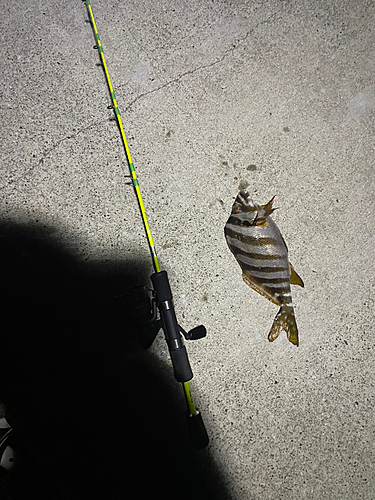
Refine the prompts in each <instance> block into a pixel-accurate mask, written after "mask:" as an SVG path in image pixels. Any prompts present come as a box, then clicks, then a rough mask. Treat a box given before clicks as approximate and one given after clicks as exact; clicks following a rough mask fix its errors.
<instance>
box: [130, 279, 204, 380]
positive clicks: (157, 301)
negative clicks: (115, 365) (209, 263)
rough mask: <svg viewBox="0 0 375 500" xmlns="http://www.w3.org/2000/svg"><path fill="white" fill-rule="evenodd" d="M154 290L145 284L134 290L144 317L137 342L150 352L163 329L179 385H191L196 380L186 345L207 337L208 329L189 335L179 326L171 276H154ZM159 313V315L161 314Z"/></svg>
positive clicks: (136, 303)
mask: <svg viewBox="0 0 375 500" xmlns="http://www.w3.org/2000/svg"><path fill="white" fill-rule="evenodd" d="M151 281H152V284H153V286H154V289H153V290H151V298H150V297H149V291H148V290H147V288H146V287H145V286H144V285H138V286H136V287H133V288H132V292H133V303H135V309H136V312H135V314H136V315H137V316H138V317H139V318H141V317H142V318H143V322H142V323H141V326H140V333H139V335H138V342H139V344H140V345H141V347H143V349H148V348H149V347H150V346H151V345H152V344H153V342H154V340H155V338H156V336H157V334H158V333H159V331H160V330H161V329H163V331H164V335H165V339H166V342H167V345H168V350H169V354H170V356H171V360H172V365H173V370H174V376H175V378H176V380H177V381H178V382H182V383H184V382H188V381H189V380H191V379H192V378H193V373H192V370H191V367H190V363H189V359H188V356H187V352H186V347H185V345H184V341H183V337H184V338H185V339H186V340H197V339H201V338H204V337H205V336H206V333H207V332H206V328H205V327H204V326H203V325H199V326H197V327H195V328H193V329H192V330H189V331H188V332H186V331H185V330H184V329H183V328H182V327H181V326H180V325H179V324H178V323H177V318H176V314H175V311H174V304H173V298H172V292H171V288H170V285H169V280H168V274H167V272H166V271H160V272H158V273H154V274H152V275H151ZM158 312H159V314H158Z"/></svg>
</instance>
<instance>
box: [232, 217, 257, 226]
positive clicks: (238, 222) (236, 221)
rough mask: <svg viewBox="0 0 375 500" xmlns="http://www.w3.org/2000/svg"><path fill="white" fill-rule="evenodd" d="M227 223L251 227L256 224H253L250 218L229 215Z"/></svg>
mask: <svg viewBox="0 0 375 500" xmlns="http://www.w3.org/2000/svg"><path fill="white" fill-rule="evenodd" d="M227 224H233V226H241V227H250V226H253V225H254V224H251V222H250V221H248V220H246V219H245V220H241V219H239V218H238V217H233V216H232V217H229V219H228V222H227Z"/></svg>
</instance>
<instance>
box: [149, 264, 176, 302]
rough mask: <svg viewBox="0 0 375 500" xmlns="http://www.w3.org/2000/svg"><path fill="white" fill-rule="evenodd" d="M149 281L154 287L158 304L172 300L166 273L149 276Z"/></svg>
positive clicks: (161, 272)
mask: <svg viewBox="0 0 375 500" xmlns="http://www.w3.org/2000/svg"><path fill="white" fill-rule="evenodd" d="M151 281H152V284H153V285H154V288H155V292H156V296H157V298H158V301H159V302H164V301H165V300H172V291H171V287H170V286H169V281H168V274H167V271H160V272H159V273H154V274H152V275H151Z"/></svg>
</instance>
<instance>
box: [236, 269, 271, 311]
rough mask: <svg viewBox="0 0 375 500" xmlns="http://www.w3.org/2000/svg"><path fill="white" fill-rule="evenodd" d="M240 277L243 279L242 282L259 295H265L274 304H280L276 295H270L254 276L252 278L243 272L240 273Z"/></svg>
mask: <svg viewBox="0 0 375 500" xmlns="http://www.w3.org/2000/svg"><path fill="white" fill-rule="evenodd" d="M242 279H243V280H244V282H245V283H246V285H248V286H249V287H250V288H252V289H253V290H255V291H256V292H258V293H259V294H260V295H262V296H263V297H266V299H268V300H270V301H271V302H273V303H274V304H276V305H278V306H279V305H280V302H279V301H278V300H277V299H276V297H274V296H273V295H271V294H270V292H268V291H267V290H266V289H265V288H264V286H263V285H261V284H260V283H258V282H257V281H256V280H255V279H254V278H252V277H251V276H249V275H248V274H246V273H245V272H244V273H243V274H242Z"/></svg>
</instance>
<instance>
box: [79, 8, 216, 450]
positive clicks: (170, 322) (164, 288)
mask: <svg viewBox="0 0 375 500" xmlns="http://www.w3.org/2000/svg"><path fill="white" fill-rule="evenodd" d="M83 1H85V2H86V6H87V10H88V13H89V18H90V22H91V26H92V28H93V32H94V35H95V40H96V45H95V46H94V48H95V49H98V51H99V55H100V59H101V65H102V67H103V70H104V74H105V78H106V81H107V85H108V89H109V92H110V95H111V100H112V106H111V108H112V109H113V110H114V113H115V116H116V121H117V125H118V127H119V130H120V134H121V139H122V143H123V146H124V150H125V154H126V159H127V162H128V166H129V170H130V177H131V179H132V183H133V187H134V190H135V193H136V196H137V200H138V204H139V208H140V211H141V216H142V220H143V225H144V228H145V231H146V236H147V240H148V245H149V247H150V252H151V257H152V262H153V267H154V271H155V272H154V273H153V274H152V275H151V276H150V278H151V282H152V284H153V287H154V289H153V290H152V295H153V298H152V299H151V301H150V318H149V319H148V320H147V321H146V322H145V324H143V326H142V328H141V332H142V333H141V336H140V339H139V341H140V344H141V346H142V347H144V348H148V347H150V346H151V344H152V343H153V341H154V340H155V338H156V335H157V334H158V332H159V330H160V329H161V328H162V329H163V331H164V336H165V339H166V341H167V345H168V350H169V354H170V357H171V360H172V365H173V370H174V376H175V378H176V380H177V381H178V382H181V383H182V387H183V390H184V394H185V400H186V404H187V414H186V415H187V427H188V433H189V437H190V440H191V443H192V445H193V446H194V447H196V448H204V447H206V446H207V445H208V442H209V438H208V435H207V431H206V429H205V426H204V423H203V419H202V415H201V413H200V412H199V411H198V409H197V408H196V407H195V404H194V401H193V397H192V394H191V390H190V384H189V381H190V380H191V379H192V378H193V372H192V370H191V366H190V362H189V358H188V355H187V351H186V347H185V345H184V342H183V338H182V335H183V336H184V337H185V339H186V340H196V339H199V338H203V337H205V336H206V329H205V327H204V326H203V325H200V326H197V327H196V328H193V329H192V330H190V331H189V332H186V331H185V330H184V329H183V328H182V327H181V326H180V325H179V324H178V322H177V318H176V313H175V310H174V304H173V297H172V291H171V287H170V284H169V280H168V274H167V272H166V271H162V270H161V269H160V264H159V260H158V257H157V254H156V249H155V244H154V240H153V237H152V233H151V229H150V225H149V222H148V218H147V215H146V210H145V206H144V203H143V199H142V195H141V190H140V188H139V182H138V179H137V175H136V172H135V168H134V163H133V160H132V157H131V154H130V149H129V146H128V142H127V140H126V135H125V131H124V127H123V124H122V120H121V114H120V111H119V108H118V105H117V101H116V97H115V93H114V91H113V87H112V83H111V79H110V76H109V72H108V68H107V64H106V61H105V57H104V52H103V46H102V44H101V41H100V37H99V33H98V30H97V27H96V23H95V18H94V13H93V9H92V6H91V2H90V0H83ZM144 290H145V288H144V287H143V286H142V285H141V286H140V288H139V289H138V290H137V292H138V293H135V294H134V296H135V297H137V296H138V297H140V299H139V300H140V303H141V304H142V302H143V303H144V299H145V298H144ZM139 307H140V308H141V307H142V306H139ZM158 312H159V318H158ZM181 334H182V335H181Z"/></svg>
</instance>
